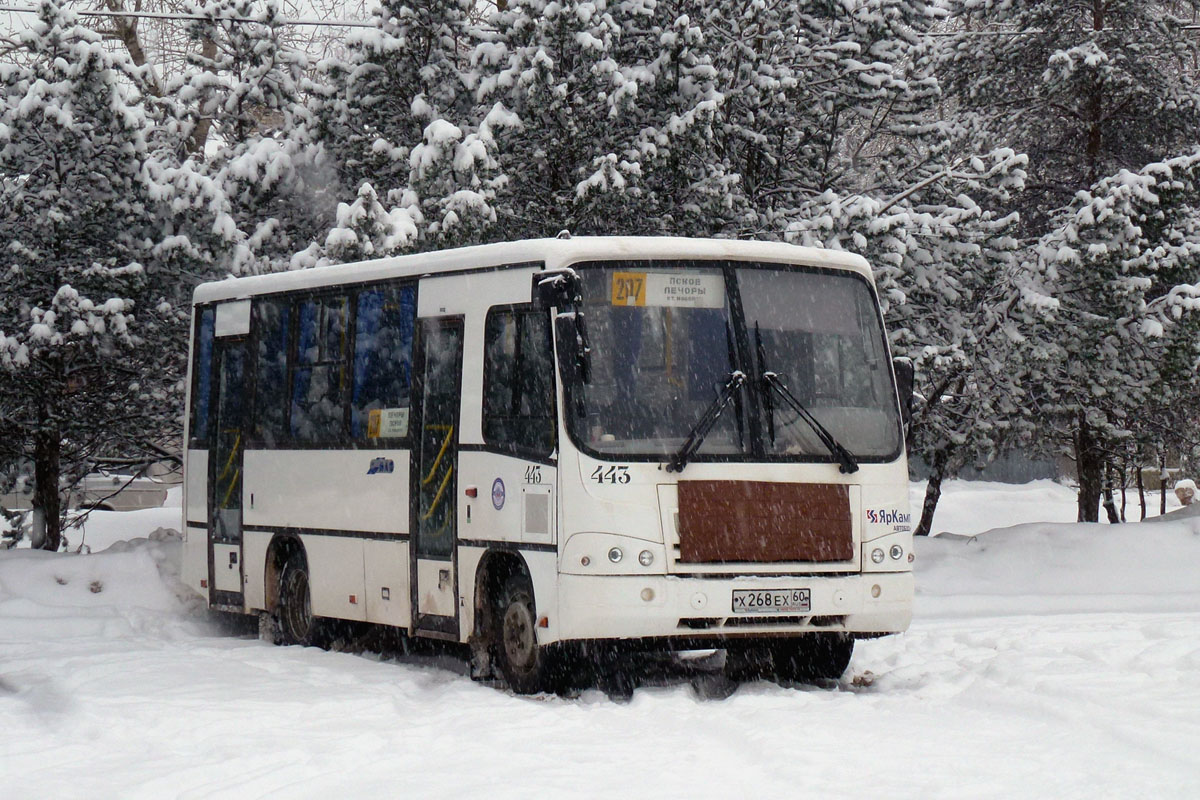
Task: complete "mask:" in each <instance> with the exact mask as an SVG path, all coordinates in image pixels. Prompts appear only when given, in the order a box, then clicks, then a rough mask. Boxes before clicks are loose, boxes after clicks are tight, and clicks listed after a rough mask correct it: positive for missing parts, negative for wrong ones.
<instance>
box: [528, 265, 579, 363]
mask: <svg viewBox="0 0 1200 800" xmlns="http://www.w3.org/2000/svg"><path fill="white" fill-rule="evenodd" d="M532 298H533V303H534V305H535V306H536V307H538V308H553V309H557V311H556V314H555V322H554V324H555V331H556V334H557V337H558V341H559V351H560V354H561V357H560V359H559V364H560V368H561V370H562V375H563V379H564V380H565V381H568V382H569V383H570V384H571V385H575V384H579V383H589V382H591V377H592V370H591V353H592V348H591V346H590V345H589V344H588V336H587V326H586V325H585V323H584V319H583V311H582V310H580V306H581V305H582V304H583V281H582V280H580V278H579V273H578V272H576V271H575V270H573V269H569V268H564V269H545V270H541V271H540V272H535V273H533V291H532Z"/></svg>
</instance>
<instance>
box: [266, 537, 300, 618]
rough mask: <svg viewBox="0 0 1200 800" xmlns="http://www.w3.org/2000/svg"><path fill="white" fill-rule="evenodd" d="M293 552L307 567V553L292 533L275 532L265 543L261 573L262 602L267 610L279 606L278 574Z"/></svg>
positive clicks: (273, 609) (298, 538)
mask: <svg viewBox="0 0 1200 800" xmlns="http://www.w3.org/2000/svg"><path fill="white" fill-rule="evenodd" d="M295 553H299V554H300V557H301V558H303V559H304V563H305V566H306V567H307V565H308V553H306V552H305V550H304V544H303V543H302V542H301V541H300V537H299V536H297V535H295V534H294V533H278V534H275V536H274V537H272V539H271V543H270V544H269V545H267V558H266V564H265V566H264V574H263V589H264V592H265V594H264V601H265V603H264V604H265V605H266V607H267V609H266V610H267V611H271V612H273V611H275V610H276V609H277V608H278V607H279V575H280V573H281V572H282V571H283V565H284V564H286V563H287V561H288V559H289V558H291V557H292V555H293V554H295Z"/></svg>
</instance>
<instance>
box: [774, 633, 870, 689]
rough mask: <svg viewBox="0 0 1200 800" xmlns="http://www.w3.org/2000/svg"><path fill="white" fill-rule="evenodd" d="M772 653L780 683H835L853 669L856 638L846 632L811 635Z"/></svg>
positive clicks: (777, 646)
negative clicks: (851, 664) (851, 660)
mask: <svg viewBox="0 0 1200 800" xmlns="http://www.w3.org/2000/svg"><path fill="white" fill-rule="evenodd" d="M772 651H773V653H772V655H773V659H772V660H773V661H774V672H775V678H776V680H778V681H780V682H783V683H809V682H812V681H836V680H837V679H838V678H840V677H842V674H843V673H844V672H845V671H846V667H848V666H850V657H851V656H852V655H854V639H853V638H852V637H850V636H849V635H847V634H844V633H810V634H807V635H805V636H802V637H799V638H797V639H788V640H787V641H785V642H780V643H778V644H776V645H775V646H774V647H773V648H772Z"/></svg>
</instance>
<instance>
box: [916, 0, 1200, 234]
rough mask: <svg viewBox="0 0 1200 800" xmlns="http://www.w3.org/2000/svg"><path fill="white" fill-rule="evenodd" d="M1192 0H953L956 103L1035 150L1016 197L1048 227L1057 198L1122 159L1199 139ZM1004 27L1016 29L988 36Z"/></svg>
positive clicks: (989, 128)
mask: <svg viewBox="0 0 1200 800" xmlns="http://www.w3.org/2000/svg"><path fill="white" fill-rule="evenodd" d="M1188 8H1190V9H1191V10H1192V11H1193V12H1195V11H1197V10H1200V3H1196V2H1193V0H1185V2H1182V3H1176V2H1144V0H1091V2H1087V3H1071V2H1066V0H1034V2H1022V3H1012V2H1007V0H951V2H949V3H948V10H949V12H950V19H951V22H952V24H953V25H954V26H955V27H956V28H959V29H960V30H961V32H960V33H959V34H958V35H957V36H954V37H951V38H947V39H945V40H943V42H942V47H941V48H940V52H939V56H938V60H939V62H940V63H939V76H940V78H941V80H942V82H943V85H944V86H945V90H946V94H947V97H948V98H949V99H950V101H951V103H952V105H951V107H952V108H953V109H954V114H955V115H956V116H959V117H961V118H963V119H965V120H967V121H969V122H970V124H972V125H973V126H974V127H976V128H977V129H979V130H981V131H985V132H986V133H987V134H988V136H989V138H990V139H993V140H995V141H998V142H1000V143H1002V144H1004V145H1006V146H1008V147H1012V148H1013V149H1015V150H1016V151H1017V152H1021V153H1026V154H1028V156H1029V167H1028V172H1029V181H1028V185H1027V186H1026V189H1025V191H1024V192H1022V194H1021V196H1020V197H1019V198H1017V200H1018V205H1017V208H1018V209H1019V210H1020V211H1021V214H1022V219H1023V228H1024V229H1025V230H1026V231H1027V232H1029V233H1031V234H1032V235H1035V236H1037V235H1041V234H1042V233H1045V232H1046V230H1047V227H1048V225H1049V224H1050V217H1051V215H1052V214H1053V213H1054V211H1055V210H1056V209H1059V208H1062V207H1064V206H1066V205H1068V204H1069V203H1070V202H1071V200H1072V198H1073V197H1074V195H1075V193H1076V192H1078V191H1081V190H1083V189H1087V188H1088V187H1089V186H1091V185H1092V184H1093V183H1095V182H1096V181H1098V180H1100V179H1101V178H1103V177H1104V176H1107V175H1112V174H1115V173H1116V172H1117V171H1118V170H1120V169H1139V168H1140V167H1141V166H1142V165H1144V164H1148V163H1151V162H1154V161H1158V160H1159V159H1162V158H1166V157H1169V156H1172V155H1177V154H1179V153H1182V152H1183V151H1184V150H1185V149H1186V147H1188V146H1189V143H1190V142H1193V141H1195V130H1196V126H1197V125H1198V124H1200V95H1198V94H1197V86H1196V84H1195V81H1194V74H1195V73H1194V68H1192V67H1191V66H1190V65H1191V64H1192V61H1193V59H1194V57H1195V54H1196V51H1195V42H1194V37H1193V36H1192V35H1191V34H1189V33H1188V32H1186V31H1184V30H1183V29H1182V27H1183V26H1184V25H1185V24H1187V23H1188V20H1185V19H1182V18H1180V17H1179V16H1177V13H1176V12H1179V11H1181V10H1184V9H1188ZM988 32H1002V33H1005V34H1014V33H1016V32H1019V34H1018V35H1001V36H992V35H980V34H985V33H988Z"/></svg>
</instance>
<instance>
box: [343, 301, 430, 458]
mask: <svg viewBox="0 0 1200 800" xmlns="http://www.w3.org/2000/svg"><path fill="white" fill-rule="evenodd" d="M416 316H417V304H416V293H415V292H414V291H413V288H412V287H411V286H404V287H396V286H389V287H383V288H379V289H368V290H366V291H363V292H360V293H359V295H358V306H357V316H356V321H355V325H354V387H353V392H352V398H351V404H350V435H351V436H353V437H354V438H355V439H363V438H367V439H380V438H383V439H386V438H399V437H403V436H406V435H407V434H408V410H409V402H410V398H409V393H410V390H411V388H412V345H413V327H414V324H415V320H416Z"/></svg>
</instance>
